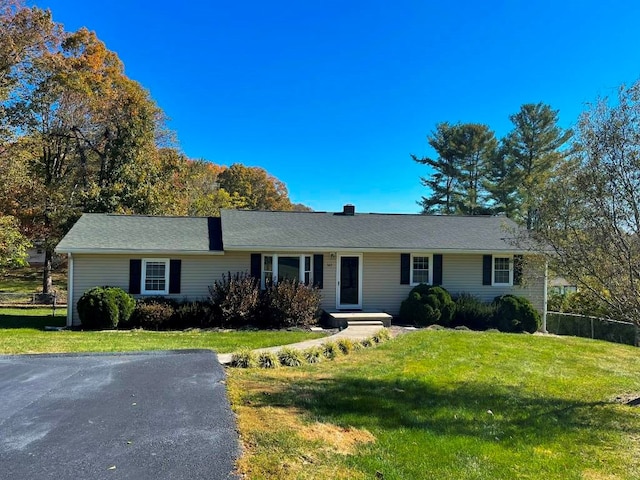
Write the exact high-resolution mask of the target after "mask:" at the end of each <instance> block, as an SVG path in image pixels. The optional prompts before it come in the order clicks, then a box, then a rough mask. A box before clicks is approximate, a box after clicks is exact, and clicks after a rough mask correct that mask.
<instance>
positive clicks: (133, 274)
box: [129, 258, 142, 294]
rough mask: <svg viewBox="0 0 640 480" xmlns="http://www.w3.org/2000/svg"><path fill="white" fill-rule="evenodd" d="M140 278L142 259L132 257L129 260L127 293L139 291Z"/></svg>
mask: <svg viewBox="0 0 640 480" xmlns="http://www.w3.org/2000/svg"><path fill="white" fill-rule="evenodd" d="M141 280H142V260H140V259H135V258H132V259H131V260H129V293H132V294H136V293H140V282H141Z"/></svg>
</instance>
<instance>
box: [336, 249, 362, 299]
mask: <svg viewBox="0 0 640 480" xmlns="http://www.w3.org/2000/svg"><path fill="white" fill-rule="evenodd" d="M337 257H338V259H337V260H338V261H337V262H336V309H337V310H361V309H362V253H338V254H337ZM342 257H356V258H357V259H358V304H357V305H356V304H348V305H341V304H340V273H341V272H340V270H341V269H342Z"/></svg>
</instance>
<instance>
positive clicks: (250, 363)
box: [231, 348, 257, 368]
mask: <svg viewBox="0 0 640 480" xmlns="http://www.w3.org/2000/svg"><path fill="white" fill-rule="evenodd" d="M231 366H232V367H237V368H253V367H255V366H257V362H256V354H255V353H254V352H253V351H251V350H249V349H248V348H245V349H242V350H239V351H237V352H236V353H234V354H233V355H232V356H231Z"/></svg>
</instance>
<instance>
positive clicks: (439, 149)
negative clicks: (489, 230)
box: [412, 122, 498, 215]
mask: <svg viewBox="0 0 640 480" xmlns="http://www.w3.org/2000/svg"><path fill="white" fill-rule="evenodd" d="M427 140H428V142H429V144H430V145H431V146H432V147H433V149H434V150H435V151H436V153H437V154H438V157H437V158H435V159H433V158H429V157H424V158H418V157H416V156H415V155H412V158H413V160H415V161H416V162H418V163H422V164H425V165H428V166H430V167H431V168H432V169H433V173H432V174H431V176H429V177H422V178H421V181H422V184H423V185H424V186H426V187H427V188H428V189H429V190H430V195H429V196H428V197H422V200H421V201H420V202H418V203H419V204H421V205H422V213H425V214H429V213H437V214H444V215H452V214H462V215H478V214H486V213H488V212H489V209H488V208H487V206H486V196H487V192H486V191H485V188H484V182H483V179H484V177H485V176H486V171H487V168H489V166H490V161H491V159H492V158H493V156H494V155H495V154H496V153H495V152H496V149H497V146H498V142H497V140H496V138H495V135H494V133H493V132H492V131H491V130H490V129H489V127H487V126H486V125H481V124H456V125H451V124H449V123H447V122H444V123H440V124H438V125H437V126H436V130H435V131H434V132H433V133H432V134H431V135H430V136H429V137H427Z"/></svg>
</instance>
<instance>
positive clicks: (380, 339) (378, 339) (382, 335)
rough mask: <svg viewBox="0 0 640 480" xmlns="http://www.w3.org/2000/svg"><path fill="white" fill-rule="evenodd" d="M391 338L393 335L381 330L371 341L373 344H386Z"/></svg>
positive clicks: (386, 330)
mask: <svg viewBox="0 0 640 480" xmlns="http://www.w3.org/2000/svg"><path fill="white" fill-rule="evenodd" d="M390 338H391V334H390V333H389V330H388V329H386V328H381V329H380V330H378V331H377V332H376V333H374V334H373V336H372V337H371V340H372V341H373V343H384V342H386V341H387V340H389V339H390Z"/></svg>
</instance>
